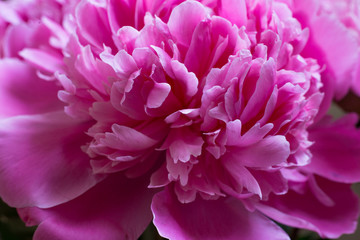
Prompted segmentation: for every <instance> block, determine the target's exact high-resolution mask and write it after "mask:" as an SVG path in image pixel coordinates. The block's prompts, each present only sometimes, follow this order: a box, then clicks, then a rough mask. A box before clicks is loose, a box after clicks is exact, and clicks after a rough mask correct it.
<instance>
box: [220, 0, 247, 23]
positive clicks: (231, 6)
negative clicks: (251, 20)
mask: <svg viewBox="0 0 360 240" xmlns="http://www.w3.org/2000/svg"><path fill="white" fill-rule="evenodd" d="M220 16H221V17H224V18H226V19H228V20H229V21H230V22H231V23H233V24H236V25H237V26H238V27H242V26H246V23H247V9H246V1H242V0H222V1H221V10H220Z"/></svg>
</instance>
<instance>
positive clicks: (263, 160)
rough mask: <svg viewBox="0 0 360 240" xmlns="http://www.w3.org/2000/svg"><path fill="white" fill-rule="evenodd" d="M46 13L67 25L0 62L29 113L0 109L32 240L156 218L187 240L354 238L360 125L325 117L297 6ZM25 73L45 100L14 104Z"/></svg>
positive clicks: (107, 235) (116, 0) (3, 173)
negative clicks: (294, 234)
mask: <svg viewBox="0 0 360 240" xmlns="http://www.w3.org/2000/svg"><path fill="white" fill-rule="evenodd" d="M50 2H54V3H55V2H56V3H57V4H59V5H58V8H56V9H57V10H52V11H55V12H60V13H61V14H60V16H61V17H60V18H58V19H50V18H48V17H46V16H47V15H46V11H44V12H42V13H41V14H40V16H37V17H36V19H37V23H38V24H40V26H42V27H43V28H44V31H45V33H46V34H39V35H36V36H37V37H38V39H39V40H38V41H35V42H33V37H32V36H33V35H32V34H30V35H25V38H24V39H25V40H28V41H29V42H28V41H25V44H23V45H21V47H19V48H16V51H14V53H15V54H14V55H11V56H7V55H6V54H4V58H3V59H2V60H0V69H1V71H3V72H4V73H5V74H4V77H3V78H4V80H2V81H1V82H3V83H4V84H5V87H1V91H3V92H4V94H5V95H1V96H4V97H3V98H4V100H2V102H1V106H7V104H5V101H6V102H11V101H15V100H16V101H18V102H19V105H16V104H14V105H10V106H9V108H10V109H14V110H17V109H20V110H19V111H16V112H14V113H13V112H12V113H10V114H9V113H6V111H7V107H5V108H4V110H2V109H1V111H0V114H3V115H2V116H4V117H3V118H2V119H1V120H0V121H1V124H0V186H1V188H0V196H1V197H2V198H3V200H4V201H6V202H7V203H8V204H9V205H11V206H13V207H16V208H18V211H19V214H20V216H21V217H22V219H23V220H24V221H25V222H26V223H27V224H28V225H39V227H38V228H37V230H36V232H35V236H34V239H44V240H45V239H137V238H138V237H139V236H140V234H141V233H142V232H143V230H144V229H145V228H146V226H147V225H148V224H149V222H150V221H151V219H152V218H153V222H154V224H155V226H156V227H157V229H158V231H159V233H160V235H162V236H163V237H166V238H169V239H176V240H177V239H250V240H251V239H289V237H288V236H287V234H286V233H285V232H284V231H283V230H282V229H281V228H280V227H279V226H278V225H276V224H275V223H274V222H273V221H272V220H270V219H269V218H271V219H273V220H275V221H277V222H280V223H283V224H287V225H290V226H294V227H300V228H305V229H310V230H313V231H316V232H318V233H319V234H320V235H321V236H323V237H329V238H336V237H338V236H340V235H341V234H344V233H351V232H353V231H354V229H355V227H356V219H357V217H358V215H359V211H358V210H359V207H358V198H357V197H356V196H355V195H354V193H353V192H352V191H351V189H350V184H351V183H354V182H358V181H360V161H359V157H358V156H359V153H360V146H358V142H359V140H360V135H359V134H360V133H359V131H358V130H356V129H355V123H356V121H357V117H356V116H353V115H349V116H346V117H344V118H343V119H341V120H338V121H336V122H333V121H332V120H331V119H329V118H328V117H324V118H321V116H320V117H319V115H318V113H319V111H320V112H324V111H326V110H327V109H326V106H324V105H321V104H322V99H323V96H324V91H326V88H323V82H322V78H321V77H322V75H323V73H322V72H321V71H322V70H321V66H320V65H319V64H318V62H317V60H315V59H313V58H306V57H304V55H303V51H304V47H305V46H307V40H308V36H309V31H308V30H307V29H303V27H302V26H301V24H300V22H299V21H298V20H296V19H295V18H294V17H293V15H292V12H291V10H290V8H289V7H288V5H286V4H285V3H282V2H280V1H279V2H277V1H268V0H261V1H252V0H248V1H240V0H239V1H236V0H234V1H225V0H224V1H205V0H204V1H192V0H188V1H176V0H172V1H156V0H155V1H122V0H108V1H105V0H104V1H102V0H97V1H95V0H92V1H90V0H89V1H85V0H82V1H78V2H77V1H72V2H70V3H69V5H67V4H66V5H65V4H64V3H62V4H64V5H62V4H60V2H57V1H50ZM8 4H9V3H5V5H6V6H9V5H8ZM14 14H15V13H14ZM89 16H91V17H89ZM2 21H3V22H4V23H5V24H3V26H5V28H4V29H5V31H4V32H8V31H10V30H8V29H10V28H16V27H18V26H20V25H21V24H24V25H25V26H27V27H29V29H30V33H33V32H34V31H35V30H34V29H36V27H33V26H32V23H31V21H30V22H27V21H24V20H22V21H21V22H20V23H17V22H11V21H8V20H6V19H5V18H4V17H2ZM0 23H1V21H0ZM41 33H43V32H41ZM2 39H5V38H2ZM30 40H31V41H30ZM2 41H3V43H2V45H3V46H6V44H5V40H2ZM9 46H10V47H8V48H10V49H15V48H12V46H13V45H12V44H10V43H9ZM3 52H5V51H3ZM11 57H12V58H11ZM9 62H10V63H9ZM11 62H16V63H17V64H19V65H23V66H24V67H25V68H26V69H24V70H23V69H21V71H18V72H16V70H15V69H19V67H17V66H14V67H13V68H12V67H11ZM1 64H3V68H1V66H2V65H1ZM6 64H8V65H6ZM34 68H35V69H37V75H38V76H39V77H41V78H43V79H45V81H44V80H40V79H39V78H38V77H37V76H36V75H35V73H36V72H35V70H34ZM27 69H29V71H30V72H27V71H26V70H27ZM16 74H22V75H20V76H19V77H21V81H25V83H23V82H20V83H18V84H29V83H27V80H28V79H30V80H29V81H31V85H33V86H34V89H36V87H37V86H39V88H38V89H39V92H40V93H39V94H34V93H36V91H35V92H33V93H30V94H26V95H23V92H22V91H25V92H27V91H28V89H21V88H20V89H18V88H15V89H16V90H19V92H18V93H17V94H13V92H12V91H11V89H13V88H8V87H7V86H13V83H16V81H20V80H19V77H14V76H17V75H16ZM45 83H46V84H47V85H46V86H45V85H42V84H45ZM58 88H61V90H60V91H59V92H58V94H57V95H55V93H54V91H56V90H57V89H58ZM27 93H29V92H27ZM40 94H41V100H42V101H41V102H42V103H46V104H49V105H50V106H51V107H48V108H46V109H45V108H41V106H38V102H39V101H38V100H36V101H34V103H33V102H32V100H34V99H37V97H39V95H40ZM325 94H328V93H327V92H325ZM16 96H29V98H30V100H27V99H18V98H16ZM56 97H58V99H59V100H61V102H60V101H59V100H58V99H57V98H56ZM62 104H65V108H63V105H62ZM20 106H21V107H20ZM28 109H30V110H31V111H30V110H29V111H28ZM33 110H34V111H33ZM320 118H321V119H320ZM329 148H330V150H329ZM344 155H345V158H344ZM340 160H341V162H340ZM329 216H331V218H330V217H329ZM259 229H261V231H259Z"/></svg>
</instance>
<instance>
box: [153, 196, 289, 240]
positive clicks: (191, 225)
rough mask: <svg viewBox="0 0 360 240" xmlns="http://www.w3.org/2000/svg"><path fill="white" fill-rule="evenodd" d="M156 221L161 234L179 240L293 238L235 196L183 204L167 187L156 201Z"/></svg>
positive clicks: (154, 200)
mask: <svg viewBox="0 0 360 240" xmlns="http://www.w3.org/2000/svg"><path fill="white" fill-rule="evenodd" d="M151 208H152V211H153V214H154V224H155V226H156V227H157V229H158V231H159V233H160V235H161V236H163V237H166V238H169V239H176V240H192V239H204V240H208V239H214V240H215V239H216V240H221V239H223V240H238V239H246V240H259V239H267V240H275V239H276V240H281V239H289V237H288V236H287V235H286V233H285V232H284V231H283V230H282V229H281V228H280V227H278V226H277V225H276V224H275V223H273V222H272V221H270V220H269V219H267V218H266V217H264V216H263V215H262V214H260V213H259V212H257V211H255V212H249V211H247V210H246V209H245V208H244V206H243V205H242V204H241V202H239V201H237V200H235V199H232V198H230V199H223V198H221V199H218V200H203V199H201V198H199V197H198V198H197V199H196V200H195V201H194V202H192V203H187V204H182V203H180V202H179V201H178V200H177V198H176V196H174V194H171V193H170V191H168V190H165V191H163V192H160V193H158V194H156V195H155V197H154V199H153V203H152V206H151Z"/></svg>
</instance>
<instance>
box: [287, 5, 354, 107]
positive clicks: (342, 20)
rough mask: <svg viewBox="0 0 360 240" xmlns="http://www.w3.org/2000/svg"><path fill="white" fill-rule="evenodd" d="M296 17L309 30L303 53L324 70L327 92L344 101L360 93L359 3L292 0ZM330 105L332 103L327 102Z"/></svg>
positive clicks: (323, 75)
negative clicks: (350, 91)
mask: <svg viewBox="0 0 360 240" xmlns="http://www.w3.org/2000/svg"><path fill="white" fill-rule="evenodd" d="M287 2H288V5H289V6H291V8H292V10H293V12H294V16H295V17H296V18H297V19H298V20H299V21H300V22H301V24H302V26H303V27H307V28H309V30H310V38H309V41H308V44H307V46H306V47H305V49H304V51H303V54H304V56H307V57H312V58H315V59H317V60H318V61H319V63H320V65H322V66H323V67H324V72H323V74H322V79H323V82H324V83H325V84H326V88H327V92H328V94H329V95H330V96H329V99H330V98H331V95H333V94H334V95H335V97H336V99H340V98H342V97H343V96H344V95H345V94H346V93H347V92H348V91H349V89H350V88H351V90H353V91H354V92H355V93H356V94H357V95H359V94H360V83H359V81H360V66H359V62H360V1H359V0H321V1H320V0H290V1H287ZM327 102H329V101H327Z"/></svg>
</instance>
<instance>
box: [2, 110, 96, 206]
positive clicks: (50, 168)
mask: <svg viewBox="0 0 360 240" xmlns="http://www.w3.org/2000/svg"><path fill="white" fill-rule="evenodd" d="M88 128H89V124H88V123H81V122H78V121H75V120H74V119H72V118H70V117H68V116H66V115H65V114H64V113H62V112H54V113H49V114H43V115H32V116H19V117H13V118H7V119H3V120H1V121H0V182H1V188H0V196H1V197H2V198H3V200H4V201H5V202H7V203H8V204H9V205H11V206H13V207H18V208H19V207H29V206H37V207H51V206H54V205H57V204H60V203H63V202H66V201H69V200H71V199H73V198H75V197H77V196H78V195H80V194H82V193H83V192H85V191H86V190H88V189H89V188H91V187H92V186H94V184H96V183H97V182H98V181H99V180H100V177H99V176H96V175H93V173H92V170H91V168H90V161H89V157H88V156H87V155H86V154H85V153H83V152H82V150H81V146H82V145H84V144H86V143H87V141H88V137H87V136H86V135H85V134H84V131H86V130H87V129H88Z"/></svg>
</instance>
